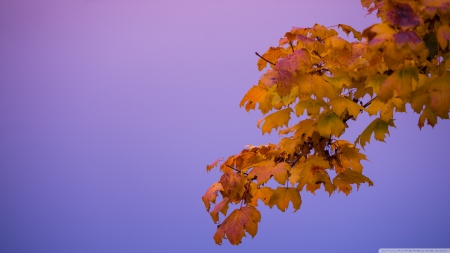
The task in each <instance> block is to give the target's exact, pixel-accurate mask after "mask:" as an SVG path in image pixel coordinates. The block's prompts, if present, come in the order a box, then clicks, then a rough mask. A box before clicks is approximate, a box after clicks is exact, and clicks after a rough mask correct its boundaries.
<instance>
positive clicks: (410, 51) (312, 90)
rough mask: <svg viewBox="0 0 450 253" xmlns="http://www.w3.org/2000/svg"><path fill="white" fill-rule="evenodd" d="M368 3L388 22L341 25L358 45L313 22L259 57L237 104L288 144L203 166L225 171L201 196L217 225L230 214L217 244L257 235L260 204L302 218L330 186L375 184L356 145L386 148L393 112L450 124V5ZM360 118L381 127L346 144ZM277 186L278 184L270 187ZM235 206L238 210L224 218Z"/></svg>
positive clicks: (437, 0)
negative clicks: (255, 78) (310, 196)
mask: <svg viewBox="0 0 450 253" xmlns="http://www.w3.org/2000/svg"><path fill="white" fill-rule="evenodd" d="M361 3H362V5H363V7H365V8H367V9H368V11H369V13H372V12H376V13H377V16H378V17H379V18H380V19H381V22H380V23H378V24H375V25H372V26H370V27H369V28H367V29H365V30H364V31H363V32H362V33H360V32H358V31H356V30H355V29H353V28H352V27H350V26H348V25H343V24H339V25H337V27H338V28H340V29H342V30H343V31H344V32H345V33H346V34H347V35H349V34H350V33H352V34H353V36H354V38H355V39H356V40H355V42H349V41H347V40H345V39H343V38H341V37H339V36H338V33H337V32H336V31H335V30H334V29H331V28H327V27H324V26H321V25H318V24H316V25H314V26H313V27H312V28H295V27H294V28H293V29H292V30H291V31H290V32H287V33H286V34H285V36H284V37H283V38H282V39H280V41H279V45H278V46H277V47H270V48H269V49H268V50H267V51H266V52H265V53H264V54H263V55H259V56H260V59H259V61H258V63H257V66H258V69H259V70H260V71H261V70H265V69H266V71H265V73H264V74H263V75H262V76H261V79H260V80H259V82H258V84H257V85H255V86H253V87H252V88H251V89H250V90H249V91H248V92H247V93H246V94H245V96H244V98H243V99H242V101H241V103H240V106H241V107H244V108H245V109H246V110H247V111H249V110H254V109H256V106H257V105H258V110H260V111H261V113H262V114H263V115H265V116H264V118H262V119H261V120H259V121H258V127H259V128H261V130H262V133H263V134H265V133H270V132H271V131H272V130H278V132H279V134H280V136H282V138H281V139H280V142H279V143H278V144H276V145H275V144H268V145H262V146H250V147H248V148H247V149H244V150H242V151H241V152H240V153H239V154H236V155H233V156H230V157H228V158H227V159H226V160H223V159H219V160H217V161H215V162H214V163H213V164H211V165H208V166H207V167H206V169H207V171H210V170H211V169H213V168H214V167H216V166H218V167H219V168H220V171H221V172H222V173H223V175H222V176H221V178H220V180H219V181H218V182H216V183H214V184H213V185H212V186H211V187H210V188H209V189H208V190H207V191H206V193H205V195H204V196H203V197H202V200H203V202H204V204H205V206H206V210H207V211H208V212H210V215H211V217H212V219H213V221H214V222H215V223H218V222H219V220H220V219H219V212H220V213H222V214H223V215H224V216H226V218H225V219H224V220H223V222H222V223H220V224H219V225H218V228H217V232H216V233H215V235H214V240H215V242H216V243H217V244H221V243H222V239H224V238H226V239H228V240H229V241H230V243H231V244H235V245H237V244H239V243H240V242H241V239H242V237H244V236H245V235H246V233H248V234H250V235H251V236H252V237H253V236H255V235H256V232H257V229H258V223H259V221H260V220H261V214H260V212H259V211H258V210H257V208H256V207H257V206H258V201H259V200H260V201H261V202H262V203H264V204H265V205H268V206H269V207H271V208H272V207H273V206H277V208H278V209H280V210H281V211H282V212H284V211H285V210H286V209H287V208H288V206H289V203H291V204H292V207H293V208H294V210H295V211H297V210H298V209H299V208H300V205H301V203H302V201H301V197H300V192H301V191H303V190H305V191H309V192H311V193H314V192H315V191H316V190H318V189H320V188H321V187H322V185H323V188H324V190H325V191H326V192H328V193H329V195H330V196H331V194H333V193H334V192H336V191H337V192H343V193H345V194H346V195H348V194H349V193H350V192H351V190H352V189H353V187H354V185H356V187H357V188H359V186H360V184H363V183H367V184H368V185H369V186H371V185H373V183H372V181H371V180H370V179H369V178H368V177H366V176H364V175H363V174H362V171H363V166H362V165H361V160H367V159H366V156H365V155H364V154H362V153H361V152H360V149H359V148H357V147H356V146H357V145H359V146H360V147H362V148H364V146H365V145H366V144H367V143H370V140H371V138H372V135H373V136H374V138H375V139H376V140H378V141H384V139H385V137H386V134H389V131H388V128H389V127H395V126H394V120H393V116H394V112H405V111H406V105H407V104H410V106H411V107H412V109H413V110H414V112H416V113H418V114H420V116H419V123H418V125H419V127H420V128H422V127H423V126H424V124H425V123H427V124H428V125H431V126H434V125H435V124H436V123H437V118H441V119H448V118H449V110H450V73H449V70H450V27H449V23H450V0H416V1H411V0H409V1H408V0H361ZM361 113H368V114H369V115H370V116H375V119H374V120H373V121H372V122H371V123H370V124H369V125H368V126H367V127H366V129H365V130H363V131H362V133H361V134H360V135H359V137H358V138H357V139H356V141H355V142H353V143H351V142H349V141H346V140H342V139H339V137H340V136H341V135H342V134H343V133H344V131H345V130H346V128H348V125H347V121H348V120H350V119H352V120H356V119H357V118H358V115H360V114H361ZM293 114H295V116H297V118H296V120H293V119H292V118H291V116H292V115H293ZM219 164H220V166H219ZM330 172H332V175H331V174H330ZM331 177H333V178H332V179H331ZM271 179H273V180H274V181H275V182H276V183H278V184H279V185H280V186H278V187H277V188H276V189H274V188H271V187H269V186H268V185H267V183H268V182H269V180H271ZM219 193H220V196H221V200H220V201H219V202H217V204H215V203H216V198H217V197H218V195H219ZM261 202H260V203H261ZM211 204H215V206H214V208H213V209H212V210H211ZM230 204H236V205H239V208H237V209H235V210H234V211H233V212H231V213H230V214H229V215H228V216H227V211H228V208H229V205H230Z"/></svg>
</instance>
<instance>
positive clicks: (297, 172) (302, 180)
mask: <svg viewBox="0 0 450 253" xmlns="http://www.w3.org/2000/svg"><path fill="white" fill-rule="evenodd" d="M330 167H331V166H330V163H329V162H328V161H327V160H325V159H324V157H318V156H308V158H306V160H304V159H303V158H302V160H300V161H299V162H298V163H297V164H295V165H294V167H292V168H291V171H290V174H291V175H290V177H289V182H290V183H291V184H292V185H295V184H296V183H298V187H297V188H299V189H300V190H301V189H303V187H304V186H305V185H307V184H313V185H314V184H316V182H318V181H321V180H320V178H317V174H318V173H317V172H320V171H324V170H325V169H327V168H330Z"/></svg>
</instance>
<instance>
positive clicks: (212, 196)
mask: <svg viewBox="0 0 450 253" xmlns="http://www.w3.org/2000/svg"><path fill="white" fill-rule="evenodd" d="M219 191H223V186H222V184H221V183H218V182H216V183H214V184H213V185H211V187H209V189H208V190H206V192H205V194H204V195H203V197H202V200H203V203H205V207H206V211H208V212H209V208H210V207H211V205H210V203H213V204H214V203H216V198H217V195H218V192H219Z"/></svg>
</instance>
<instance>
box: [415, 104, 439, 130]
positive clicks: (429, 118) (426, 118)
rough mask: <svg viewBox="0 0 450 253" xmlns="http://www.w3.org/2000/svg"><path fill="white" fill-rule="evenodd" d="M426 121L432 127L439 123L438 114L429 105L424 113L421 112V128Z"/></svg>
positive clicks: (419, 124)
mask: <svg viewBox="0 0 450 253" xmlns="http://www.w3.org/2000/svg"><path fill="white" fill-rule="evenodd" d="M425 122H427V124H428V125H430V126H431V127H434V126H435V125H436V124H437V115H436V114H435V113H434V111H433V110H432V109H431V108H430V107H429V106H427V107H425V109H424V110H423V111H422V114H420V117H419V123H418V126H419V128H420V129H422V127H423V126H424V125H425Z"/></svg>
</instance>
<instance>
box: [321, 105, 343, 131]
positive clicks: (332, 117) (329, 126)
mask: <svg viewBox="0 0 450 253" xmlns="http://www.w3.org/2000/svg"><path fill="white" fill-rule="evenodd" d="M344 130H345V124H344V122H342V119H340V118H339V117H338V116H337V115H336V114H335V113H334V112H332V111H329V112H323V113H321V114H320V116H319V118H318V119H317V131H318V132H319V134H320V135H321V136H323V137H328V136H329V135H334V136H336V137H339V136H341V134H342V133H343V132H344Z"/></svg>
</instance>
